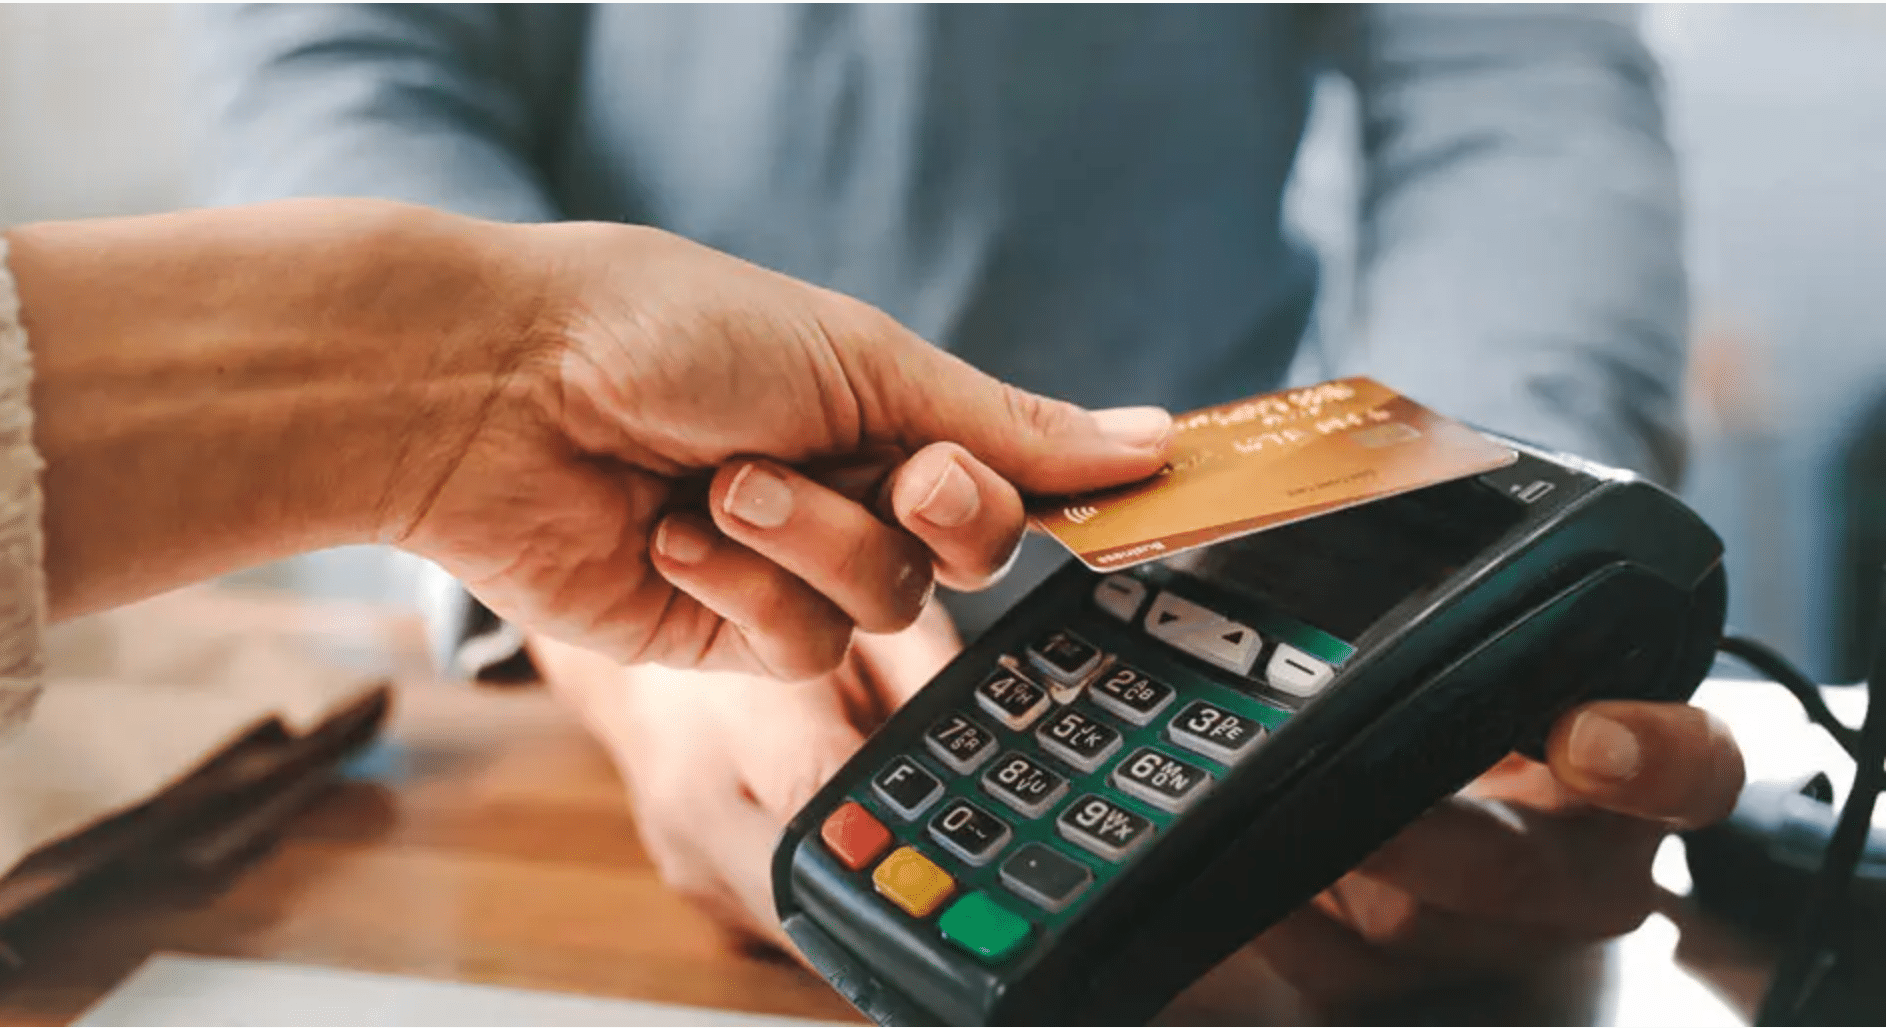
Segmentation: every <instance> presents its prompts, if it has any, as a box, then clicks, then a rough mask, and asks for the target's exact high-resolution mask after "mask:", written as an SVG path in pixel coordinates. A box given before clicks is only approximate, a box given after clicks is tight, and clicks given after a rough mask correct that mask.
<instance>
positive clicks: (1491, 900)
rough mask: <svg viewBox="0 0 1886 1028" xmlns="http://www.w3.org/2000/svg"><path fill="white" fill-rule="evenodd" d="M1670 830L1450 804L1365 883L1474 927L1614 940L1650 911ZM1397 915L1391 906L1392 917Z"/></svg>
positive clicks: (1385, 849)
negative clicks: (1485, 923) (1476, 921)
mask: <svg viewBox="0 0 1886 1028" xmlns="http://www.w3.org/2000/svg"><path fill="white" fill-rule="evenodd" d="M1662 837H1663V831H1662V827H1661V826H1660V825H1657V824H1653V823H1651V822H1647V821H1641V820H1637V819H1635V818H1628V817H1624V816H1621V815H1617V814H1612V813H1609V812H1606V811H1599V810H1590V811H1575V812H1564V813H1548V812H1542V811H1536V810H1531V809H1529V808H1526V807H1522V806H1516V805H1512V804H1508V803H1503V802H1498V801H1493V800H1484V799H1478V798H1474V797H1468V796H1455V797H1452V798H1450V799H1448V800H1447V801H1445V802H1443V803H1442V804H1440V805H1439V806H1437V807H1435V808H1434V809H1433V810H1431V811H1429V812H1428V813H1427V814H1425V815H1423V816H1422V818H1421V819H1420V820H1418V821H1416V822H1415V823H1414V824H1412V825H1410V826H1409V827H1408V828H1407V829H1406V830H1405V831H1403V832H1402V833H1401V834H1400V835H1397V836H1396V837H1395V838H1393V839H1391V840H1389V841H1388V842H1387V843H1385V844H1384V845H1383V846H1382V848H1381V849H1379V850H1377V851H1376V852H1375V853H1374V854H1372V855H1370V857H1369V858H1368V859H1367V860H1366V861H1364V862H1363V863H1362V865H1361V867H1360V868H1358V869H1357V871H1356V872H1355V873H1356V874H1358V875H1360V876H1362V877H1366V878H1369V879H1372V880H1374V881H1375V882H1377V883H1380V884H1381V885H1383V886H1385V887H1386V890H1385V891H1382V892H1378V893H1375V894H1373V895H1374V896H1375V897H1376V898H1377V899H1379V900H1380V901H1381V902H1382V903H1383V904H1384V905H1386V904H1388V903H1389V902H1390V899H1391V897H1392V896H1393V895H1394V894H1399V895H1401V896H1403V897H1406V898H1407V902H1409V903H1412V904H1417V905H1419V906H1426V907H1432V908H1435V909H1438V910H1443V911H1446V912H1449V913H1453V914H1459V915H1462V916H1467V917H1479V918H1487V919H1492V920H1499V921H1507V922H1513V923H1522V924H1537V925H1549V926H1553V927H1554V928H1555V929H1557V930H1560V931H1562V932H1564V933H1565V934H1567V935H1570V936H1577V937H1583V938H1592V939H1599V938H1607V937H1609V936H1612V935H1617V934H1621V933H1623V932H1626V931H1629V930H1631V929H1632V928H1634V927H1636V926H1637V924H1638V923H1639V922H1641V921H1642V920H1643V918H1644V916H1645V915H1646V914H1647V913H1648V912H1649V911H1650V908H1651V904H1652V902H1653V900H1654V888H1655V887H1654V884H1653V883H1652V881H1651V878H1650V862H1651V859H1652V858H1653V857H1654V856H1655V855H1656V850H1657V844H1658V843H1659V842H1660V841H1661V840H1662ZM1393 913H1395V910H1394V909H1393V908H1392V907H1387V906H1385V912H1384V914H1383V916H1384V917H1387V916H1389V915H1391V914H1393Z"/></svg>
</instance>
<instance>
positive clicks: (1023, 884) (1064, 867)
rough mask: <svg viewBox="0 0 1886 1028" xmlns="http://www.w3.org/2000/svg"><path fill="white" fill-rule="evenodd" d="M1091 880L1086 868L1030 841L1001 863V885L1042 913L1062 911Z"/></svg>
mask: <svg viewBox="0 0 1886 1028" xmlns="http://www.w3.org/2000/svg"><path fill="white" fill-rule="evenodd" d="M1093 880H1094V873H1093V872H1092V871H1089V870H1088V869H1087V867H1086V865H1084V864H1081V863H1079V862H1078V861H1074V860H1069V859H1068V858H1067V857H1064V856H1062V855H1061V854H1059V853H1056V852H1055V851H1054V850H1053V849H1052V848H1050V847H1048V846H1044V845H1042V844H1041V843H1038V842H1031V843H1029V844H1028V845H1026V846H1023V847H1022V848H1021V849H1018V850H1016V851H1015V854H1014V855H1013V856H1011V857H1009V858H1008V859H1007V860H1005V861H1003V862H1002V884H1003V885H1006V886H1008V888H1009V891H1010V892H1013V893H1014V894H1016V895H1017V896H1020V897H1021V898H1023V899H1025V900H1027V901H1028V902H1030V903H1033V904H1034V905H1035V906H1038V907H1040V908H1042V909H1043V910H1066V909H1067V905H1068V904H1069V903H1072V902H1074V898H1075V897H1076V896H1079V895H1080V894H1081V890H1083V889H1085V888H1087V886H1088V885H1089V884H1091V883H1092V882H1093Z"/></svg>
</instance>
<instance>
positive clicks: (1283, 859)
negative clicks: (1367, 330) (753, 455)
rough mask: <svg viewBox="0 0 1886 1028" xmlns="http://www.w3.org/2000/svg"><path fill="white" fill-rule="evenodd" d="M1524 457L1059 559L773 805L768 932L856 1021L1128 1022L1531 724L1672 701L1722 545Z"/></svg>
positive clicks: (1540, 728)
mask: <svg viewBox="0 0 1886 1028" xmlns="http://www.w3.org/2000/svg"><path fill="white" fill-rule="evenodd" d="M1502 441H1503V442H1507V443H1509V444H1510V445H1512V446H1513V447H1514V448H1515V449H1516V450H1518V451H1519V459H1518V461H1517V462H1515V463H1513V464H1511V465H1509V466H1507V467H1504V468H1501V469H1499V470H1497V471H1493V472H1489V473H1486V474H1483V475H1479V476H1477V477H1472V478H1465V479H1458V480H1455V481H1452V482H1448V483H1445V484H1441V485H1436V486H1431V487H1428V488H1425V489H1420V490H1416V491H1414V492H1408V493H1404V494H1401V495H1399V496H1395V497H1392V498H1389V499H1385V500H1379V501H1376V502H1372V503H1367V504H1364V505H1361V506H1356V507H1351V508H1349V509H1347V510H1342V511H1339V512H1336V513H1332V514H1327V515H1324V516H1321V517H1317V518H1313V519H1310V520H1306V521H1300V522H1297V523H1295V524H1291V525H1286V526H1284V527H1280V528H1275V529H1272V530H1269V531H1265V532H1261V533H1258V534H1255V535H1249V536H1245V537H1243V538H1240V539H1236V540H1233V541H1229V542H1223V543H1219V544H1217V545H1214V546H1210V547H1207V548H1204V549H1201V550H1195V551H1192V552H1190V553H1187V554H1183V555H1180V556H1177V557H1174V558H1171V559H1168V560H1165V561H1162V562H1159V563H1153V564H1143V565H1140V566H1138V567H1135V568H1132V569H1130V570H1127V571H1122V572H1116V573H1113V574H1105V575H1103V574H1100V573H1097V572H1094V571H1090V570H1088V569H1087V568H1086V567H1084V566H1081V565H1080V564H1078V563H1074V562H1070V563H1069V564H1068V566H1067V567H1065V568H1063V569H1062V570H1061V571H1059V572H1058V573H1056V574H1055V575H1054V576H1052V577H1051V578H1050V579H1049V580H1048V581H1047V582H1045V583H1044V584H1042V585H1041V586H1040V587H1039V588H1038V589H1036V590H1035V591H1034V592H1033V593H1031V594H1030V595H1029V596H1028V597H1027V598H1026V599H1024V600H1023V601H1022V602H1021V603H1020V604H1018V605H1017V606H1016V607H1015V608H1014V609H1013V610H1012V611H1011V612H1010V613H1009V614H1008V615H1007V617H1006V618H1005V619H1003V620H1002V621H1001V622H999V623H998V624H997V625H996V626H995V627H994V628H992V629H991V630H990V631H989V632H988V633H986V634H985V635H984V636H983V637H982V638H981V639H980V640H978V641H977V642H976V643H975V644H974V645H972V646H970V647H969V648H968V649H966V650H965V651H964V652H963V653H962V655H961V656H959V657H958V658H957V659H956V660H955V661H954V662H953V663H951V664H950V665H949V666H948V667H947V668H945V669H944V670H943V671H942V672H941V673H940V674H939V675H938V676H937V677H936V679H935V680H934V681H932V682H931V683H930V684H929V685H928V686H926V687H925V688H924V689H923V690H922V691H921V692H920V693H918V694H917V696H916V697H915V698H913V699H912V700H911V701H910V702H909V704H908V705H906V706H905V707H904V708H903V709H902V710H900V711H899V712H898V713H897V714H896V715H895V716H894V717H892V718H891V719H890V721H889V722H888V723H886V724H885V725H884V727H883V728H881V729H880V730H879V731H878V732H877V733H876V734H875V735H874V736H872V738H871V739H870V740H869V741H868V742H867V743H866V744H865V745H864V747H863V748H862V749H861V750H860V751H859V752H858V754H857V755H856V756H855V757H854V758H853V759H852V760H851V761H850V762H849V763H848V764H846V765H845V767H844V768H843V769H842V770H841V771H840V772H839V773H838V774H837V775H836V776H835V777H834V778H833V779H832V781H831V782H830V783H829V784H828V785H827V786H826V787H825V788H824V789H823V790H821V791H820V792H819V793H818V795H817V796H815V797H814V798H813V799H812V801H811V802H810V803H808V804H807V805H806V807H805V808H804V809H803V810H801V811H800V812H799V814H798V815H797V817H795V818H794V819H793V821H792V823H791V825H790V826H789V827H788V829H787V831H786V833H785V836H784V837H783V839H782V841H781V842H780V845H779V848H778V850H777V852H776V853H775V857H774V864H773V886H774V893H775V897H776V902H777V905H778V910H779V915H780V918H781V919H782V921H783V923H784V925H785V929H786V931H787V932H788V933H789V934H790V935H791V937H792V938H793V940H794V941H795V942H796V943H797V944H798V946H799V948H800V950H801V951H802V952H803V953H804V955H805V956H806V958H807V959H808V960H809V961H811V962H812V964H813V965H814V966H816V967H817V968H818V969H819V971H820V972H822V973H823V974H824V975H825V977H826V978H827V979H828V980H830V981H831V983H832V984H833V985H834V986H835V987H836V988H837V989H838V990H839V991H840V992H841V993H843V994H844V995H845V996H846V998H848V999H849V1000H851V1002H852V1003H854V1004H855V1005H856V1006H857V1007H858V1009H860V1010H861V1011H863V1012H864V1013H865V1014H866V1015H868V1016H870V1017H872V1018H874V1019H876V1020H878V1021H879V1022H881V1023H885V1024H892V1023H909V1024H916V1023H943V1024H1024V1023H1026V1024H1042V1023H1064V1022H1066V1023H1089V1024H1091V1023H1103V1024H1119V1023H1139V1022H1144V1021H1145V1020H1146V1019H1148V1018H1150V1017H1151V1016H1152V1015H1153V1014H1155V1013H1157V1012H1158V1011H1159V1010H1160V1009H1161V1008H1162V1007H1163V1006H1164V1005H1165V1004H1166V1003H1167V1002H1168V1001H1169V1000H1171V998H1172V997H1173V996H1174V995H1175V994H1176V993H1178V992H1179V991H1180V990H1181V989H1183V988H1184V987H1185V986H1186V985H1188V984H1189V983H1191V982H1192V981H1193V980H1194V979H1195V978H1197V977H1198V976H1199V975H1201V974H1203V973H1204V972H1205V971H1206V970H1208V969H1209V968H1211V967H1212V966H1213V965H1214V964H1216V963H1217V962H1218V961H1219V960H1221V959H1223V958H1224V957H1225V956H1226V955H1227V954H1229V953H1230V952H1231V951H1232V950H1233V949H1235V948H1236V947H1238V946H1239V945H1241V944H1243V943H1245V942H1247V941H1249V940H1250V939H1251V938H1253V937H1254V936H1255V935H1257V934H1258V933H1259V932H1261V931H1262V930H1263V929H1265V928H1266V927H1268V926H1270V925H1272V924H1274V923H1275V922H1277V921H1278V920H1280V919H1281V918H1283V917H1284V916H1285V915H1287V914H1289V913H1290V912H1291V911H1293V910H1294V909H1296V908H1297V907H1299V906H1301V905H1302V904H1303V903H1304V902H1306V901H1307V900H1309V899H1310V898H1311V897H1312V896H1313V895H1315V894H1316V893H1317V892H1318V891H1319V890H1321V889H1323V888H1324V887H1326V886H1328V885H1329V884H1331V883H1332V882H1334V881H1335V880H1336V879H1337V878H1339V877H1340V876H1341V875H1342V874H1343V873H1344V872H1346V871H1347V870H1349V869H1350V868H1352V867H1354V866H1355V865H1356V864H1357V863H1359V862H1360V861H1361V860H1362V859H1363V858H1364V857H1366V856H1367V855H1368V854H1369V853H1370V851H1372V850H1373V849H1375V848H1376V847H1377V846H1378V845H1380V844H1381V843H1382V842H1384V841H1386V840H1387V839H1388V838H1390V837H1391V836H1393V835H1394V834H1395V833H1396V832H1398V831H1399V830H1400V829H1402V828H1403V827H1404V826H1406V825H1407V824H1408V823H1409V822H1410V821H1412V820H1414V819H1415V818H1416V817H1418V816H1419V815H1420V814H1421V813H1422V812H1423V811H1425V810H1426V809H1428V808H1429V807H1430V806H1432V805H1433V804H1434V803H1435V802H1437V801H1438V800H1440V799H1441V798H1443V797H1445V796H1447V795H1448V794H1450V793H1451V792H1453V791H1454V790H1456V789H1459V788H1460V787H1461V786H1463V785H1465V784H1466V783H1467V782H1468V781H1470V780H1471V779H1472V778H1474V777H1475V776H1477V775H1478V774H1480V773H1481V772H1482V771H1484V770H1486V769H1487V768H1488V767H1490V766H1492V765H1493V764H1494V763H1495V762H1496V761H1498V760H1499V759H1500V758H1501V757H1502V756H1503V755H1505V754H1506V753H1508V752H1509V751H1512V750H1514V749H1518V750H1521V751H1523V752H1528V753H1531V754H1533V755H1535V756H1537V755H1540V753H1541V750H1542V747H1543V745H1544V738H1545V735H1546V733H1547V731H1548V729H1549V728H1550V726H1551V725H1552V723H1553V721H1554V720H1555V719H1556V718H1557V717H1558V716H1559V715H1560V714H1561V713H1563V712H1564V711H1566V710H1567V709H1568V708H1570V707H1571V706H1573V705H1574V704H1577V703H1580V702H1583V701H1587V700H1592V699H1599V698H1647V699H1663V700H1683V699H1686V698H1687V697H1688V696H1689V694H1690V692H1691V690H1692V689H1694V688H1695V686H1696V684H1697V682H1698V681H1700V680H1701V678H1702V677H1703V675H1704V674H1705V672H1706V671H1707V670H1708V668H1709V666H1710V663H1711V659H1712V655H1713V653H1714V650H1715V645H1716V642H1717V639H1718V637H1719V636H1720V634H1721V629H1722V620H1723V609H1724V603H1725V588H1724V578H1723V571H1722V566H1721V556H1722V546H1721V543H1720V541H1719V540H1718V539H1717V538H1716V536H1715V535H1714V534H1713V533H1712V532H1711V531H1710V530H1709V529H1708V528H1707V527H1706V526H1705V525H1704V524H1703V523H1702V521H1701V520H1699V519H1698V518H1697V517H1696V516H1695V515H1694V514H1693V513H1691V512H1690V511H1689V510H1688V509H1687V508H1685V507H1684V506H1683V505H1682V504H1681V503H1679V502H1678V501H1677V500H1675V499H1673V498H1672V497H1671V496H1670V495H1669V494H1668V493H1666V492H1664V491H1663V490H1661V489H1659V488H1657V487H1656V486H1654V485H1652V484H1650V483H1647V482H1644V481H1642V480H1640V479H1638V478H1636V477H1634V476H1632V475H1630V474H1628V473H1626V472H1621V471H1616V470H1613V469H1609V468H1604V467H1600V466H1597V465H1593V464H1591V463H1588V462H1585V461H1583V460H1580V459H1577V458H1574V457H1569V456H1565V455H1561V454H1555V453H1550V452H1546V451H1543V450H1540V449H1537V448H1533V447H1530V446H1526V445H1523V444H1520V443H1515V442H1511V441H1508V440H1502Z"/></svg>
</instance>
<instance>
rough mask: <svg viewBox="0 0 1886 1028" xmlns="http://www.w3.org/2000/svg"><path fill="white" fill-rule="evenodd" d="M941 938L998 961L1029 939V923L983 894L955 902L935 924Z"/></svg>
mask: <svg viewBox="0 0 1886 1028" xmlns="http://www.w3.org/2000/svg"><path fill="white" fill-rule="evenodd" d="M936 927H937V930H938V931H940V932H942V933H943V937H944V938H946V939H948V940H950V941H951V942H953V943H955V944H956V945H958V946H961V947H962V948H964V949H966V950H968V951H969V952H971V953H974V954H975V955H977V956H979V957H981V958H983V959H984V960H1001V959H1002V958H1003V957H1006V956H1008V955H1009V954H1010V953H1013V952H1015V947H1017V946H1020V945H1021V944H1022V941H1023V940H1024V939H1027V938H1028V932H1029V925H1028V920H1027V919H1026V918H1024V917H1022V916H1021V915H1019V914H1017V913H1015V912H1013V911H1011V910H1009V909H1008V908H1007V907H1004V906H1002V905H1001V904H1000V903H997V902H996V901H995V900H993V899H991V898H990V897H989V894H988V893H986V892H972V893H970V894H969V895H967V896H964V897H963V898H962V899H959V900H957V901H956V903H955V904H954V905H953V906H951V907H950V908H949V909H948V910H946V911H944V912H943V917H942V919H941V920H939V921H937V923H936Z"/></svg>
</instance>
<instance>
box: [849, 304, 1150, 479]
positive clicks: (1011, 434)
mask: <svg viewBox="0 0 1886 1028" xmlns="http://www.w3.org/2000/svg"><path fill="white" fill-rule="evenodd" d="M887 320H888V319H887ZM893 324H894V323H893ZM890 334H891V335H892V336H893V337H894V338H890V339H886V338H883V337H879V338H877V339H874V340H871V341H870V342H869V343H868V344H867V345H863V346H860V347H857V348H856V349H855V350H854V351H853V353H852V357H853V360H850V361H847V362H846V363H847V365H848V370H849V371H850V377H851V380H852V386H853V388H854V390H855V391H856V394H857V396H858V399H859V402H860V406H861V407H862V413H863V415H864V419H865V423H864V427H865V432H866V433H867V434H868V435H883V436H886V437H889V438H892V439H895V440H896V441H898V442H899V443H901V444H902V445H904V446H905V447H906V448H907V449H908V450H910V451H915V450H917V449H919V448H921V447H923V446H926V445H928V444H930V443H933V442H955V443H960V444H961V445H962V446H963V447H965V448H966V449H968V450H969V452H971V453H973V454H975V455H976V457H977V458H979V459H980V460H981V461H982V462H983V463H985V464H987V465H988V466H989V467H990V468H992V469H994V471H995V472H996V474H998V475H1001V476H1002V477H1003V478H1005V479H1007V480H1008V481H1009V482H1011V483H1013V484H1014V485H1015V486H1016V487H1017V488H1018V489H1020V490H1021V491H1022V492H1024V493H1034V494H1049V495H1055V494H1063V493H1078V492H1085V491H1087V490H1089V489H1100V488H1103V487H1106V486H1112V485H1120V484H1122V483H1126V482H1132V481H1135V480H1138V479H1141V478H1145V477H1146V476H1148V475H1151V474H1152V473H1153V472H1155V471H1158V470H1159V469H1160V467H1161V466H1163V465H1164V464H1165V460H1166V449H1167V443H1168V441H1169V439H1170V437H1171V435H1172V416H1171V415H1170V414H1168V413H1166V412H1165V411H1164V410H1161V409H1160V408H1158V407H1116V408H1113V409H1110V410H1102V411H1089V410H1086V409H1085V408H1082V407H1078V406H1075V405H1074V404H1071V403H1067V402H1064V401H1061V400H1054V399H1050V398H1048V397H1045V396H1040V395H1038V394H1035V393H1031V392H1028V391H1027V390H1024V389H1019V388H1017V387H1015V386H1012V385H1008V384H1007V383H1004V382H1000V381H997V380H996V379H994V378H991V377H990V376H988V375H985V374H983V373H982V372H981V371H978V370H976V369H975V368H973V367H971V366H970V365H969V364H968V363H967V362H965V361H963V360H962V359H961V358H959V357H956V356H955V355H953V354H950V353H946V352H944V351H943V350H940V349H938V348H936V347H935V346H932V345H930V344H929V343H926V342H924V341H923V340H921V339H919V338H917V337H916V336H914V335H911V334H910V333H909V332H907V331H905V330H903V329H902V328H901V327H893V330H892V332H891V333H890Z"/></svg>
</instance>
